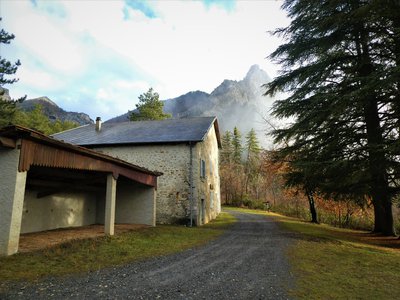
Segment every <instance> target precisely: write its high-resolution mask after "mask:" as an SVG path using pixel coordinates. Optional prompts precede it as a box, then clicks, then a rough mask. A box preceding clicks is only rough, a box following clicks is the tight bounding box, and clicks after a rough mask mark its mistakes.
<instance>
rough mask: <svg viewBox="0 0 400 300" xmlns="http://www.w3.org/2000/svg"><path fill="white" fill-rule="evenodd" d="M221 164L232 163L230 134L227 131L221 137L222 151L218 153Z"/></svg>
mask: <svg viewBox="0 0 400 300" xmlns="http://www.w3.org/2000/svg"><path fill="white" fill-rule="evenodd" d="M220 156H221V164H224V165H228V164H231V163H232V161H233V145H232V133H231V132H230V131H229V130H227V131H225V134H224V135H223V136H222V149H221V151H220Z"/></svg>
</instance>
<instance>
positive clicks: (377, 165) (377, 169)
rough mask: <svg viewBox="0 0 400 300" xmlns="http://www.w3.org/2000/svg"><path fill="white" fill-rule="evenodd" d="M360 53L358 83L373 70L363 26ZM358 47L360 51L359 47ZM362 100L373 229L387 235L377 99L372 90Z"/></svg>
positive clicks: (388, 210) (389, 223)
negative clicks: (373, 217) (372, 207)
mask: <svg viewBox="0 0 400 300" xmlns="http://www.w3.org/2000/svg"><path fill="white" fill-rule="evenodd" d="M359 42H360V48H359V49H358V50H359V51H360V52H359V53H360V54H361V56H360V62H359V64H360V65H359V68H360V70H359V73H360V77H361V81H360V83H361V86H363V85H365V84H368V80H367V81H366V82H364V78H368V77H369V76H371V75H372V74H373V71H374V67H373V65H372V63H371V59H370V57H369V53H368V42H367V33H366V32H365V30H364V28H362V30H361V32H360V40H359ZM361 50H362V51H361ZM361 100H362V102H363V113H364V120H365V125H366V129H367V143H368V160H369V161H368V163H369V166H368V167H369V170H368V171H369V177H370V182H371V184H370V189H371V196H372V202H373V203H374V213H375V214H377V215H376V216H375V220H376V221H378V223H377V224H375V229H374V231H375V232H380V233H382V234H384V235H387V236H393V235H395V231H394V226H393V214H392V201H391V196H390V193H389V181H388V174H387V171H386V168H387V161H386V157H385V149H384V146H383V144H384V139H383V132H382V128H381V124H380V118H379V110H378V100H377V98H376V95H374V93H370V94H367V95H366V96H365V98H363V99H361Z"/></svg>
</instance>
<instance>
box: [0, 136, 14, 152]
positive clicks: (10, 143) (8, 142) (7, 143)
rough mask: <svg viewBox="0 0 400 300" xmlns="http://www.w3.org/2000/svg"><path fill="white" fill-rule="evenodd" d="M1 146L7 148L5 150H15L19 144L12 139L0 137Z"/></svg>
mask: <svg viewBox="0 0 400 300" xmlns="http://www.w3.org/2000/svg"><path fill="white" fill-rule="evenodd" d="M0 146H2V147H5V148H11V149H15V148H16V147H17V144H16V142H15V141H14V140H12V139H9V138H6V137H3V136H0Z"/></svg>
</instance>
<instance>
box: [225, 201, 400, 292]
mask: <svg viewBox="0 0 400 300" xmlns="http://www.w3.org/2000/svg"><path fill="white" fill-rule="evenodd" d="M229 209H231V208H229ZM234 210H237V211H243V212H250V213H257V214H265V215H270V216H273V217H274V218H275V219H276V220H277V221H279V223H280V225H281V226H282V227H283V228H284V229H286V230H288V231H292V232H294V233H295V234H294V239H295V242H294V244H293V245H292V246H291V247H290V248H289V249H288V253H287V254H288V257H289V261H290V264H291V266H292V272H293V274H294V277H295V288H294V289H293V290H292V291H291V296H293V297H294V298H296V299H400V250H399V249H398V248H397V249H391V248H387V247H383V246H377V245H375V244H373V243H372V242H369V241H368V239H366V240H362V239H360V235H361V236H365V235H368V234H367V233H365V232H360V231H355V230H348V229H340V228H336V227H331V226H328V225H316V224H311V223H308V222H304V221H300V220H298V219H294V218H289V217H284V216H280V215H277V214H272V213H269V214H267V213H265V212H263V211H249V210H247V209H234Z"/></svg>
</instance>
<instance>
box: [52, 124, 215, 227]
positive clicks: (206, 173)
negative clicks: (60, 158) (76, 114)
mask: <svg viewBox="0 0 400 300" xmlns="http://www.w3.org/2000/svg"><path fill="white" fill-rule="evenodd" d="M54 137H55V138H57V139H60V140H63V141H66V142H68V143H72V144H77V145H80V146H83V147H87V148H90V149H93V150H96V151H99V152H101V153H105V154H108V155H111V156H114V157H116V158H119V159H121V160H124V161H127V162H129V163H132V164H137V165H140V166H143V167H145V168H147V169H150V170H157V171H160V172H162V173H163V175H162V176H160V177H159V178H158V186H157V208H156V210H157V213H156V219H157V223H167V224H171V223H180V224H189V225H202V224H206V223H207V222H209V221H210V220H212V219H214V218H215V217H216V216H217V215H218V214H219V213H220V211H221V201H220V178H219V167H218V160H219V157H218V156H219V148H220V147H221V141H220V134H219V128H218V121H217V119H216V118H215V117H197V118H185V119H167V120H161V121H138V122H122V123H104V124H101V121H100V120H99V118H98V120H97V121H96V124H91V125H86V126H82V127H78V128H75V129H72V130H68V131H64V132H61V133H58V134H55V135H54Z"/></svg>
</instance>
